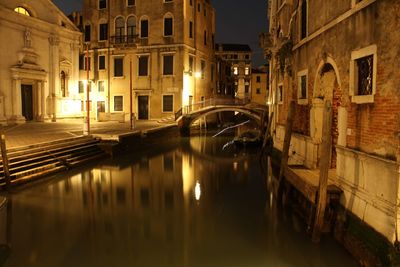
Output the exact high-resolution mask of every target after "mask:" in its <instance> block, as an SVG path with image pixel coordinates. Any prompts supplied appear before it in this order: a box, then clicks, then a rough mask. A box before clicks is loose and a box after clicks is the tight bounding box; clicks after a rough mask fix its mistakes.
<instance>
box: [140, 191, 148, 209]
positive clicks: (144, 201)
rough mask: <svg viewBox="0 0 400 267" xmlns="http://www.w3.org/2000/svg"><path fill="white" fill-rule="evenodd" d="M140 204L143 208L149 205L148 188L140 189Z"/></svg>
mask: <svg viewBox="0 0 400 267" xmlns="http://www.w3.org/2000/svg"><path fill="white" fill-rule="evenodd" d="M140 202H141V204H142V206H143V207H148V206H149V204H150V192H149V189H148V188H141V189H140Z"/></svg>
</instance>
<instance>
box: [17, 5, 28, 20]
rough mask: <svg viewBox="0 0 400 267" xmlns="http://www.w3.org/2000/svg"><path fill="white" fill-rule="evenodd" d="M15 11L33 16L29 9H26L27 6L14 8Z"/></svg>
mask: <svg viewBox="0 0 400 267" xmlns="http://www.w3.org/2000/svg"><path fill="white" fill-rule="evenodd" d="M14 11H15V12H17V13H19V14H22V15H25V16H28V17H30V16H31V14H30V13H29V11H28V10H26V9H25V8H23V7H20V6H19V7H16V8H15V9H14Z"/></svg>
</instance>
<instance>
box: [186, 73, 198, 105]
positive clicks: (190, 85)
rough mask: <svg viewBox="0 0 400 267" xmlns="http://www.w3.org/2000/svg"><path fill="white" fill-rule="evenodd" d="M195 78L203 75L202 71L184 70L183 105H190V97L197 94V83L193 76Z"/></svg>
mask: <svg viewBox="0 0 400 267" xmlns="http://www.w3.org/2000/svg"><path fill="white" fill-rule="evenodd" d="M192 76H193V77H194V78H195V80H196V79H199V78H200V77H201V72H198V71H196V72H193V71H190V70H189V71H183V90H182V106H188V105H189V97H190V96H195V89H196V84H195V81H193V79H191V77H192Z"/></svg>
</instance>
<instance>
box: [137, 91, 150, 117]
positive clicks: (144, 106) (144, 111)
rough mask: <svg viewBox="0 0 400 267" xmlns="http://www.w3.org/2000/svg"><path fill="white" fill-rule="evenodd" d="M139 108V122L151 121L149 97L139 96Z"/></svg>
mask: <svg viewBox="0 0 400 267" xmlns="http://www.w3.org/2000/svg"><path fill="white" fill-rule="evenodd" d="M138 103H139V104H138V107H139V117H138V119H139V120H148V119H149V96H147V95H141V96H138Z"/></svg>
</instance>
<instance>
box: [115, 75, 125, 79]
mask: <svg viewBox="0 0 400 267" xmlns="http://www.w3.org/2000/svg"><path fill="white" fill-rule="evenodd" d="M113 78H114V79H125V76H114V77H113Z"/></svg>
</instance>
